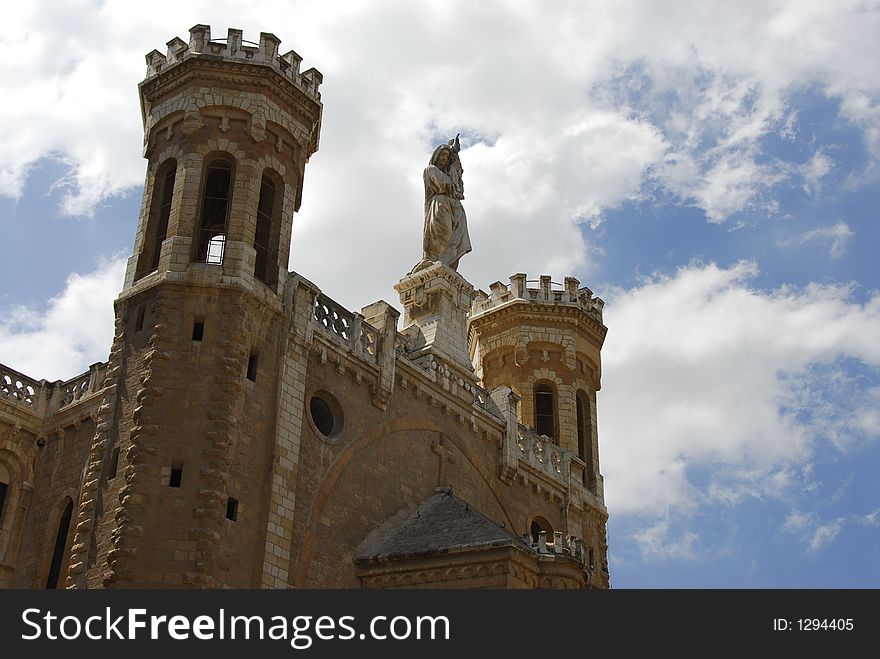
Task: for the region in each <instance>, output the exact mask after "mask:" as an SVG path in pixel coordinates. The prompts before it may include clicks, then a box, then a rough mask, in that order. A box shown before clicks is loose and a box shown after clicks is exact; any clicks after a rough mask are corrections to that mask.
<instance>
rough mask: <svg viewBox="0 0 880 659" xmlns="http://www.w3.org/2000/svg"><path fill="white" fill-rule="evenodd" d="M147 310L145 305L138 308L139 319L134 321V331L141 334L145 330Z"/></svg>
mask: <svg viewBox="0 0 880 659" xmlns="http://www.w3.org/2000/svg"><path fill="white" fill-rule="evenodd" d="M146 311H147V310H146V308H145V307H144V305H141V306H139V307H138V313H137V319H135V321H134V331H135V332H140V331H141V330H142V329H144V316H145V315H146Z"/></svg>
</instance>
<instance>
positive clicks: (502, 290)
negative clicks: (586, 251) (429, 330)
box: [471, 273, 605, 323]
mask: <svg viewBox="0 0 880 659" xmlns="http://www.w3.org/2000/svg"><path fill="white" fill-rule="evenodd" d="M529 284H538V286H537V287H529ZM579 286H580V282H579V281H578V280H577V279H575V278H574V277H566V278H565V281H564V283H563V284H559V283H557V282H554V281H551V277H550V276H549V275H541V277H540V279H534V280H530V279H527V275H525V274H522V273H519V274H515V275H511V277H510V284H509V285H508V284H503V283H502V282H500V281H496V282H495V283H494V284H492V285H491V286H489V290H490V293H488V294H487V293H486V292H485V291H482V290H480V291H477V293H476V295H475V297H474V301H473V304H472V305H471V317H472V318H473V317H476V316H478V315H480V314H482V313H485V312H487V311H491V310H494V309H497V308H498V307H501V306H503V305H506V304H511V303H515V302H522V301H525V302H535V303H538V304H557V305H559V304H561V305H569V306H576V307H579V308H580V309H582V310H583V311H584V312H585V313H586V314H587V315H588V316H590V317H591V318H593V319H594V320H597V321H598V322H600V323H601V322H602V310H603V308H604V307H605V301H604V300H602V298H600V297H593V291H591V290H590V289H589V288H586V287H583V288H579Z"/></svg>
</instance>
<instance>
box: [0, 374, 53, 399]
mask: <svg viewBox="0 0 880 659" xmlns="http://www.w3.org/2000/svg"><path fill="white" fill-rule="evenodd" d="M44 382H45V381H44ZM42 388H43V382H39V381H37V380H34V379H33V378H29V377H28V376H26V375H24V374H22V373H19V372H18V371H14V370H12V369H11V368H9V367H8V366H3V365H2V364H0V395H3V396H5V397H7V398H8V399H9V400H11V401H13V402H15V403H17V404H19V405H26V406H28V407H35V406H36V404H37V401H38V400H39V397H38V394H39V393H40V392H41V391H42Z"/></svg>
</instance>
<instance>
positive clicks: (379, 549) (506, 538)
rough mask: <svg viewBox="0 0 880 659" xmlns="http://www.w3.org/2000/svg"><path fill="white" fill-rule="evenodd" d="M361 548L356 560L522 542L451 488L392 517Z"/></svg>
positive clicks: (438, 552) (379, 559)
mask: <svg viewBox="0 0 880 659" xmlns="http://www.w3.org/2000/svg"><path fill="white" fill-rule="evenodd" d="M385 527H388V528H387V532H383V531H385V529H384V528H380V529H378V532H377V533H374V534H372V535H371V539H368V541H367V542H366V543H365V544H364V545H362V546H361V547H359V548H358V552H357V556H356V557H355V560H356V561H370V560H378V561H384V560H389V559H394V558H405V557H409V556H426V555H431V554H443V553H447V552H449V551H453V550H463V549H467V548H470V547H473V548H477V547H500V546H508V545H513V546H519V547H521V548H522V549H526V548H527V547H526V545H525V543H524V542H523V541H522V540H521V539H520V538H518V537H517V536H516V535H514V534H513V533H511V532H510V530H508V529H505V528H504V527H502V526H500V525H499V524H497V523H495V522H493V521H492V520H491V519H489V518H488V517H486V516H485V515H483V514H481V513H480V512H478V511H477V510H475V509H474V508H473V507H472V506H470V505H469V504H468V503H467V502H466V501H463V500H462V499H459V498H458V497H457V496H455V495H454V494H452V493H451V492H450V491H444V492H439V493H437V494H435V495H434V496H432V497H431V498H429V499H427V500H426V501H423V502H422V503H421V504H419V506H418V508H417V509H416V510H415V511H414V512H413V513H412V514H411V515H410V516H409V517H408V518H407V519H406V520H405V521H404V522H403V523H402V524H400V523H398V524H393V523H392V522H391V521H389V522H388V523H386V524H385Z"/></svg>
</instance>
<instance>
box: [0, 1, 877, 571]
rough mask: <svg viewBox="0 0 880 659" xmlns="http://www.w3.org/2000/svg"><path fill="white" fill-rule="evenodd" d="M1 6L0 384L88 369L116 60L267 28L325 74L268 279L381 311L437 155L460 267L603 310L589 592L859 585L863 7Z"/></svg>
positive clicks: (126, 98) (106, 287)
mask: <svg viewBox="0 0 880 659" xmlns="http://www.w3.org/2000/svg"><path fill="white" fill-rule="evenodd" d="M19 4H20V5H21V6H5V7H4V9H3V13H4V25H5V29H4V34H3V36H0V49H2V52H3V55H4V56H3V58H2V61H3V62H4V63H3V65H2V66H0V86H2V88H3V89H4V90H6V91H7V96H9V95H10V94H11V93H12V92H14V97H15V98H16V101H17V102H16V103H6V104H5V105H4V106H3V107H2V108H0V115H2V116H0V231H2V234H0V235H2V236H3V240H2V241H0V281H3V282H4V285H3V286H0V362H2V363H4V364H6V365H9V366H11V367H13V368H16V369H19V370H21V371H23V372H25V373H27V374H29V375H32V376H34V377H38V378H39V377H43V378H46V379H50V380H54V379H66V378H69V377H71V376H73V375H75V374H77V373H79V372H82V371H84V370H85V369H86V368H87V366H88V365H89V364H90V363H92V362H95V361H99V360H104V359H106V357H107V351H108V349H109V345H110V339H111V334H112V299H113V297H114V296H115V295H116V293H117V292H118V290H119V288H120V285H121V276H122V271H123V268H124V259H125V257H127V255H128V254H129V252H130V250H131V246H132V240H133V235H134V229H135V226H136V222H137V214H138V210H139V205H140V195H141V187H142V184H143V174H144V161H143V159H142V158H141V156H140V152H141V125H140V111H139V107H138V99H137V89H136V85H137V83H138V82H139V81H140V79H141V78H142V76H143V75H144V60H143V56H144V54H145V53H147V52H149V51H150V50H152V49H153V48H157V49H159V50H163V48H164V46H163V45H162V44H164V43H165V42H166V41H168V40H169V39H171V38H172V37H173V36H181V37H184V38H185V37H186V34H187V30H188V28H189V27H190V26H192V25H194V24H196V23H208V24H210V25H211V26H212V28H213V32H214V34H215V35H223V34H224V33H225V30H226V29H227V28H229V27H237V28H242V29H244V31H245V35H244V37H245V38H246V39H255V38H256V36H257V35H258V33H259V32H260V31H261V30H264V31H271V32H273V33H275V34H276V35H278V37H279V38H281V40H282V48H285V49H287V48H293V49H295V50H296V51H297V52H298V53H300V54H301V55H302V56H303V57H304V62H303V65H304V67H305V68H308V67H311V66H315V67H316V68H318V69H319V70H321V71H322V73H323V74H324V84H323V85H322V94H323V100H324V105H325V109H324V124H323V129H322V136H321V148H320V150H319V152H318V153H317V154H316V155H315V156H314V157H313V158H312V162H310V164H309V166H308V168H307V172H306V181H305V190H304V202H303V207H302V211H301V212H300V213H299V214H298V216H297V217H296V218H295V219H294V236H293V243H292V255H291V262H290V267H291V269H293V270H296V271H297V272H300V273H302V274H303V275H305V276H306V277H308V278H309V279H311V280H312V281H314V282H315V283H316V284H318V285H319V286H320V287H321V288H322V289H323V290H324V291H325V292H327V293H328V294H329V295H330V296H331V297H333V298H335V299H337V300H339V301H340V302H341V303H343V304H345V305H346V306H348V307H349V308H360V307H361V306H364V305H366V304H368V303H370V302H372V301H374V300H377V299H380V298H384V299H386V300H389V301H391V302H392V303H396V302H397V300H396V297H395V294H394V292H393V290H392V289H391V286H392V285H393V284H394V283H395V282H396V281H397V280H398V279H399V278H400V277H401V276H403V275H404V274H405V273H406V272H407V271H408V270H409V269H410V268H411V267H412V265H413V264H414V263H415V262H416V261H418V260H419V257H420V252H419V249H420V239H421V238H420V231H421V222H422V220H421V203H422V199H421V195H422V191H421V169H422V167H424V164H425V162H426V160H427V157H428V155H429V154H430V152H431V150H432V149H433V147H434V146H435V145H436V144H437V143H439V142H441V141H444V142H445V141H446V139H448V137H451V136H452V135H454V134H455V133H457V132H460V133H461V134H462V138H463V139H462V146H463V149H462V153H461V159H462V162H463V165H464V168H465V186H466V189H465V193H466V200H465V202H464V203H465V208H466V210H467V213H468V219H469V226H470V232H471V239H472V242H473V244H474V251H473V253H471V254H469V255H468V256H466V257H465V258H464V259H463V260H462V263H461V267H460V271H461V272H462V274H464V275H465V276H466V277H467V278H468V279H469V280H470V281H471V282H472V283H474V285H476V286H477V287H481V288H484V289H486V288H487V287H488V285H489V283H491V282H493V281H495V280H498V279H500V280H506V278H507V277H508V276H509V275H510V274H513V273H515V272H527V273H528V274H529V276H530V278H537V275H539V274H544V273H547V274H551V275H553V277H554V280H556V281H561V278H562V277H564V276H566V275H569V274H571V275H574V276H577V277H578V278H579V279H580V280H581V283H582V284H583V285H588V286H590V287H591V288H592V289H593V290H594V291H595V293H596V294H598V295H600V296H602V297H603V298H604V299H605V300H606V302H607V306H606V314H605V319H606V324H607V325H608V326H609V334H608V339H607V341H606V345H605V349H604V351H603V359H604V364H603V389H602V391H601V392H600V394H599V409H598V412H599V438H600V461H601V466H602V472H603V474H604V476H605V484H606V500H607V504H608V508H609V512H610V515H611V518H610V522H609V545H610V559H611V573H612V584H613V585H614V586H615V587H880V566H878V564H877V561H876V556H877V555H878V554H880V486H878V485H877V482H878V480H877V478H876V477H875V474H876V473H877V472H878V469H880V442H878V439H880V370H878V367H880V341H878V339H880V295H878V291H880V268H878V266H877V260H878V259H877V256H876V253H877V251H878V246H880V228H878V217H877V213H878V210H877V209H878V206H880V204H878V202H880V169H878V159H880V74H878V71H880V49H878V48H877V46H876V41H877V35H878V34H880V3H878V2H846V1H841V2H834V3H828V2H808V1H805V0H801V1H798V2H794V1H792V2H783V1H779V2H771V3H768V2H736V3H732V2H702V3H699V4H697V3H674V2H647V1H645V2H638V1H635V0H633V1H632V2H627V3H598V2H597V3H593V2H570V3H555V4H553V5H552V6H550V5H547V4H546V3H537V2H534V3H530V2H521V3H508V2H486V3H479V4H478V6H474V5H477V3H466V2H453V1H447V2H425V3H418V4H417V3H409V2H402V1H397V0H384V1H378V2H370V3H364V2H350V3H333V7H332V8H328V7H326V6H325V5H328V4H330V3H319V2H292V3H291V2H276V3H272V2H262V3H260V4H259V5H257V4H250V3H247V2H235V3H227V2H210V3H208V2H192V3H187V4H186V7H180V6H179V5H180V3H170V2H161V1H160V2H156V3H150V4H149V6H139V5H135V4H132V3H123V2H114V1H110V2H102V3H91V2H87V1H85V0H82V1H78V2H70V3H64V4H63V5H61V6H59V5H57V4H53V3H47V2H33V3H19ZM267 21H268V22H267ZM339 236H346V237H347V238H346V239H345V240H340V239H339Z"/></svg>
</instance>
